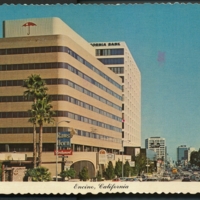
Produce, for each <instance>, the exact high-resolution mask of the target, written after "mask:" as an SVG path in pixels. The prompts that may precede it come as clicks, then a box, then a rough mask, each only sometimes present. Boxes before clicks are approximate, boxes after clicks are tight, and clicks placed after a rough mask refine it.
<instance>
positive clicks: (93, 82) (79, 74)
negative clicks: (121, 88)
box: [66, 65, 122, 101]
mask: <svg viewBox="0 0 200 200" xmlns="http://www.w3.org/2000/svg"><path fill="white" fill-rule="evenodd" d="M66 67H67V66H66ZM68 69H69V70H70V71H71V72H73V73H75V74H77V75H78V76H80V77H81V78H83V79H85V80H87V81H88V82H90V83H92V84H94V85H96V86H97V87H98V88H100V89H102V90H104V91H105V92H107V93H109V94H110V95H112V96H114V97H116V98H117V99H119V100H121V101H122V97H121V96H120V95H118V94H116V93H115V92H113V91H112V90H110V89H108V88H107V87H105V86H104V85H102V84H101V83H99V82H97V81H95V80H94V79H93V78H91V77H89V76H87V75H86V74H84V73H82V72H81V71H79V70H78V69H76V68H75V67H72V66H70V65H68Z"/></svg>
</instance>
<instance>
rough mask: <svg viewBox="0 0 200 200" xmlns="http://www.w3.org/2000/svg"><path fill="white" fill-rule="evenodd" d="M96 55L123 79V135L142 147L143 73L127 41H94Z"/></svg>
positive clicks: (130, 144) (131, 144) (127, 141)
mask: <svg viewBox="0 0 200 200" xmlns="http://www.w3.org/2000/svg"><path fill="white" fill-rule="evenodd" d="M91 45H92V46H93V47H94V48H95V49H96V57H97V59H98V60H100V61H101V62H102V63H103V64H104V65H106V66H107V67H108V68H109V69H110V70H111V71H113V72H114V73H116V74H117V75H118V76H119V77H120V78H121V79H122V87H123V88H122V92H123V93H122V96H123V102H122V137H123V138H124V146H125V147H141V74H140V70H139V69H138V67H137V64H136V62H135V61H134V59H133V57H132V55H131V53H130V51H129V49H128V47H127V45H126V43H125V42H93V43H91Z"/></svg>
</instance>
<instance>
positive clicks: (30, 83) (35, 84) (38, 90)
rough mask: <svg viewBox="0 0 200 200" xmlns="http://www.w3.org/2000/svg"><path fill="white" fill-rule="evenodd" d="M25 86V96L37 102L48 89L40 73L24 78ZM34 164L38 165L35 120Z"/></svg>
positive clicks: (34, 125) (34, 124) (34, 123)
mask: <svg viewBox="0 0 200 200" xmlns="http://www.w3.org/2000/svg"><path fill="white" fill-rule="evenodd" d="M23 87H25V88H26V89H27V90H26V91H24V97H25V99H27V100H31V101H33V103H34V104H36V102H37V99H39V98H42V97H43V96H44V95H45V93H46V91H47V90H48V89H47V87H45V81H44V80H42V78H41V77H40V75H36V74H33V75H31V76H29V77H28V79H27V80H24V84H23ZM32 123H33V164H34V168H35V167H36V157H37V148H36V122H35V121H33V122H32Z"/></svg>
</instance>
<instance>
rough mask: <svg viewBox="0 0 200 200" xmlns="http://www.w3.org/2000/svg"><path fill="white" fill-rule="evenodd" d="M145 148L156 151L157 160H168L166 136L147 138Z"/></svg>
mask: <svg viewBox="0 0 200 200" xmlns="http://www.w3.org/2000/svg"><path fill="white" fill-rule="evenodd" d="M145 148H146V149H150V150H152V151H154V152H156V158H157V160H162V161H165V160H166V155H167V152H166V149H167V148H166V142H165V138H161V137H150V138H148V139H146V140H145Z"/></svg>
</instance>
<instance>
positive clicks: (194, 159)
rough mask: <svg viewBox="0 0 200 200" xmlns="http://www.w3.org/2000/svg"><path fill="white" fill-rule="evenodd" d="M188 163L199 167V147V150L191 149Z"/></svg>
mask: <svg viewBox="0 0 200 200" xmlns="http://www.w3.org/2000/svg"><path fill="white" fill-rule="evenodd" d="M190 163H191V164H192V165H196V166H199V167H200V149H199V151H193V152H192V153H191V155H190Z"/></svg>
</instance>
